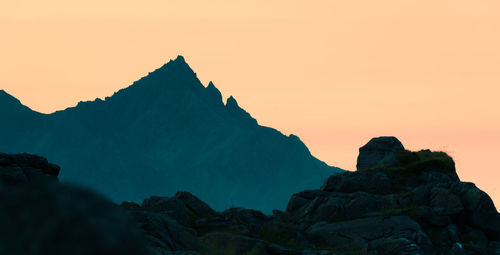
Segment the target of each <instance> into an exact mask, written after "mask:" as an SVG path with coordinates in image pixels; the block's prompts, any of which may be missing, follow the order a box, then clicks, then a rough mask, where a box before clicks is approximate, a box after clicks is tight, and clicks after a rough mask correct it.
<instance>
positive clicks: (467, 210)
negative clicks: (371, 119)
mask: <svg viewBox="0 0 500 255" xmlns="http://www.w3.org/2000/svg"><path fill="white" fill-rule="evenodd" d="M30 157H31V156H28V155H15V156H8V155H3V154H2V155H0V179H2V180H4V187H3V188H2V189H0V195H1V196H2V199H1V200H0V201H1V202H0V204H1V205H0V207H1V208H2V210H1V213H2V214H6V213H9V212H10V214H12V212H13V211H14V210H20V211H23V212H24V216H22V217H23V218H22V219H29V220H28V221H26V222H32V224H34V225H23V226H22V227H21V228H19V227H18V228H17V229H14V228H13V227H12V228H7V229H5V228H2V230H1V231H2V236H1V238H2V239H1V240H0V248H3V247H7V246H6V245H10V246H8V247H12V246H13V245H14V246H15V247H18V246H17V245H15V244H19V242H20V240H27V241H28V240H29V241H28V244H32V243H35V244H36V246H34V247H36V248H40V247H43V248H45V247H49V248H52V250H47V251H51V252H52V253H47V254H85V253H73V252H69V253H60V252H59V250H57V249H56V248H54V247H56V246H55V244H54V243H51V242H54V240H58V241H60V240H61V241H60V242H62V241H64V242H68V243H69V244H74V245H76V243H77V242H76V241H75V240H74V239H72V238H80V237H81V236H82V235H87V234H89V233H93V234H96V236H95V238H92V239H90V240H86V239H78V240H79V241H82V240H84V241H83V243H79V244H78V245H77V246H78V247H81V246H82V245H83V246H84V247H93V248H94V249H95V250H96V251H98V252H93V253H92V254H109V253H106V252H105V251H109V250H110V249H116V252H114V253H112V254H221V255H230V254H238V255H239V254H252V255H255V254H262V255H264V254H270V255H274V254H301V255H306V254H307V255H314V254H318V255H320V254H321V255H323V254H324V255H326V254H436V255H440V254H443V255H458V254H500V215H499V214H498V212H497V210H496V208H495V206H494V204H493V202H492V200H491V199H490V197H489V196H488V195H487V194H486V193H485V192H483V191H481V190H480V189H478V188H477V187H476V186H475V185H474V184H472V183H466V182H461V181H460V179H459V177H458V176H457V173H456V171H455V164H454V162H453V160H452V158H451V157H449V156H448V155H447V154H446V153H444V152H432V151H429V150H421V151H417V152H411V151H407V150H405V149H404V147H403V145H402V144H401V143H400V142H399V141H398V140H397V139H396V138H394V137H379V138H374V139H372V140H371V141H369V142H368V143H367V144H366V145H365V146H363V147H361V148H360V154H359V156H358V164H357V168H358V169H357V171H355V172H343V173H338V174H335V175H332V176H330V177H329V178H328V179H327V180H325V182H324V184H323V185H322V186H321V188H320V189H317V190H306V191H302V192H299V193H296V194H294V195H293V196H292V197H291V199H290V200H289V203H288V206H287V208H286V210H285V211H278V210H274V211H273V213H272V215H266V214H263V213H261V212H259V211H256V210H251V209H244V208H230V209H227V210H225V211H223V212H217V211H215V210H213V209H212V208H210V206H208V205H207V204H206V203H204V202H203V201H201V200H200V199H198V198H197V197H195V196H193V195H192V194H191V193H189V192H178V193H177V194H175V196H173V197H150V198H148V199H145V200H144V201H143V202H142V204H140V205H139V204H136V203H133V202H124V203H122V204H121V205H111V204H110V203H105V202H103V199H101V198H100V197H99V196H97V195H93V194H91V193H90V192H86V193H85V192H84V191H81V190H77V191H75V188H70V187H66V186H64V185H60V186H62V188H57V189H56V188H53V190H55V191H56V192H55V193H51V194H49V193H50V192H47V191H43V192H41V193H40V191H39V189H31V190H30V192H35V193H36V195H34V194H31V195H30V194H28V191H22V192H21V193H22V194H21V193H20V192H19V191H16V192H13V191H12V190H13V189H19V188H20V187H24V186H29V185H28V184H26V183H30V182H33V181H35V180H40V179H41V178H38V177H37V178H32V176H39V175H43V176H45V177H47V178H42V179H44V180H43V181H42V182H44V183H46V182H48V183H52V184H51V185H49V186H50V187H54V186H58V185H56V184H54V183H57V182H54V181H45V179H54V177H55V176H57V173H58V171H59V169H58V168H57V167H56V166H54V165H51V164H48V163H47V162H46V160H43V159H41V158H38V157H34V159H30ZM5 158H7V159H5ZM26 160H27V162H39V163H25V162H26ZM34 169H38V173H37V174H33V173H34V172H36V171H35V170H34ZM32 180H33V181H32ZM13 183H17V184H13ZM20 183H21V184H20ZM23 190H24V188H23ZM49 191H50V189H49ZM75 192H76V193H78V194H80V193H81V192H83V193H85V196H81V195H80V196H78V195H73V193H75ZM39 193H40V194H39ZM22 196H24V197H22ZM25 197H28V198H31V200H30V199H26V198H25ZM6 198H8V199H6ZM35 198H39V199H40V200H34V199H35ZM54 200H55V201H56V202H53V201H54ZM6 201H7V202H6ZM9 201H10V202H9ZM12 201H15V202H12ZM42 201H43V202H42ZM89 201H90V202H89ZM34 204H35V205H36V206H38V207H41V208H42V209H43V208H44V206H46V205H47V206H51V211H53V212H56V213H52V214H51V215H47V214H45V215H39V214H30V213H28V211H27V210H28V209H26V208H31V207H33V206H34ZM77 205H78V206H77ZM89 208H93V209H92V210H90V209H89ZM71 210H76V213H77V214H78V213H81V212H82V211H86V210H89V211H91V212H92V213H91V214H90V215H83V214H82V215H80V216H78V217H80V218H78V220H76V218H74V217H73V216H72V215H73V214H74V213H75V211H71ZM42 211H43V210H42ZM57 212H61V213H57ZM117 215H121V216H119V217H118V216H117ZM10 217H12V216H10ZM0 218H1V219H2V220H3V221H6V222H2V226H4V224H7V226H9V224H10V225H11V226H12V225H13V224H14V222H16V220H17V221H18V223H19V222H21V221H20V220H19V219H21V216H16V217H14V221H12V219H9V220H6V218H9V217H6V216H5V215H2V217H0ZM46 221H49V222H50V224H48V223H47V224H42V223H44V222H46ZM23 222H25V221H23ZM91 222H95V223H98V224H89V223H91ZM26 224H28V223H26ZM82 224H83V225H82ZM86 224H87V225H86ZM100 224H101V225H102V226H101V225H100ZM58 225H61V226H59V227H54V226H58ZM80 225H82V226H85V227H83V228H81V227H80ZM70 226H71V227H70ZM23 227H24V228H26V227H32V228H26V229H23ZM105 227H109V230H105ZM15 230H17V232H15V233H17V234H16V235H12V233H14V232H12V233H10V235H9V232H8V231H15ZM19 230H20V231H19ZM49 230H59V231H63V232H57V231H55V232H54V231H49ZM30 231H33V233H30V234H29V236H28V237H29V238H28V239H26V238H23V239H20V238H21V237H19V236H22V235H23V234H24V233H25V232H27V233H29V232H30ZM86 231H87V232H89V233H86ZM138 231H139V232H141V233H142V234H140V235H137V233H138ZM41 233H51V234H50V235H49V236H48V237H46V236H45V235H42V234H41ZM62 233H64V236H63V237H61V236H59V235H62ZM104 233H105V234H107V235H106V237H103V235H104ZM110 234H111V235H110ZM57 238H63V239H57ZM100 238H103V240H101V241H99V240H100ZM6 240H7V241H6ZM86 241H89V242H91V244H92V245H89V246H86V245H85V242H86ZM116 244H119V245H116ZM114 245H115V246H114ZM21 247H22V246H21ZM63 248H64V249H66V250H65V251H66V252H68V251H69V249H71V245H64V246H63ZM73 248H75V249H77V248H76V246H75V247H73ZM101 248H102V249H103V250H104V252H102V253H99V251H100V249H101ZM142 248H143V249H147V253H143V252H144V251H141V250H140V249H142ZM4 249H5V248H4ZM89 249H90V248H89ZM134 249H135V250H134ZM87 251H88V250H87ZM0 252H1V250H0ZM18 254H19V253H18ZM23 254H36V253H23ZM39 254H42V253H39ZM43 254H45V253H43ZM87 254H88V253H87Z"/></svg>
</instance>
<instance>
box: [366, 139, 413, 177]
mask: <svg viewBox="0 0 500 255" xmlns="http://www.w3.org/2000/svg"><path fill="white" fill-rule="evenodd" d="M404 149H405V148H404V147H403V144H401V142H400V141H399V140H398V139H397V138H396V137H393V136H382V137H377V138H373V139H371V140H370V141H369V142H368V143H367V144H366V145H365V146H363V147H361V148H359V156H358V163H357V164H356V168H357V169H358V170H363V169H369V168H377V167H390V166H394V165H397V164H398V163H399V162H398V159H397V157H396V153H397V152H399V151H402V150H404Z"/></svg>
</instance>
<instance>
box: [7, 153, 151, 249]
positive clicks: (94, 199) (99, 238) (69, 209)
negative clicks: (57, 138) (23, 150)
mask: <svg viewBox="0 0 500 255" xmlns="http://www.w3.org/2000/svg"><path fill="white" fill-rule="evenodd" d="M58 173H59V167H57V166H55V165H53V164H49V163H48V162H47V160H46V159H44V158H41V157H38V156H33V155H28V154H20V155H6V154H0V226H1V227H0V254H23V255H35V254H36V255H38V254H51V255H58V254H61V255H62V254H76V255H80V254H81V255H84V254H85V255H87V254H102V255H104V254H130V255H132V254H148V250H147V247H146V245H145V242H144V241H143V240H144V237H143V235H142V234H141V232H140V230H139V229H138V228H137V224H136V223H135V222H134V221H133V220H132V219H131V218H130V217H129V216H128V215H127V214H126V213H125V212H124V211H123V210H121V209H120V208H118V207H116V206H114V205H113V204H111V203H109V202H108V201H107V200H106V199H104V198H102V197H101V196H99V195H96V194H94V193H93V192H90V191H87V190H84V189H81V188H76V187H71V186H67V185H62V184H60V183H58V182H57V175H58Z"/></svg>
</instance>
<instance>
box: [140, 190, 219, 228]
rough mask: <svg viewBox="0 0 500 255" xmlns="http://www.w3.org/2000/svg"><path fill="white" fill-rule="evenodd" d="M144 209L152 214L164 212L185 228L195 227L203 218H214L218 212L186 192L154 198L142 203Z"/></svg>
mask: <svg viewBox="0 0 500 255" xmlns="http://www.w3.org/2000/svg"><path fill="white" fill-rule="evenodd" d="M142 208H144V209H145V210H148V211H152V212H163V213H166V214H167V215H169V216H170V217H172V218H173V219H175V220H176V221H177V222H179V223H180V224H182V225H184V226H188V227H193V226H194V225H195V223H196V221H197V220H199V219H201V218H207V217H213V216H215V215H216V212H215V211H214V210H213V209H212V208H210V206H208V205H207V204H206V203H205V202H203V201H201V200H200V199H199V198H197V197H195V196H194V195H193V194H191V193H189V192H185V191H179V192H177V193H176V194H175V195H174V196H173V197H157V196H153V197H150V198H147V199H145V200H144V201H143V202H142Z"/></svg>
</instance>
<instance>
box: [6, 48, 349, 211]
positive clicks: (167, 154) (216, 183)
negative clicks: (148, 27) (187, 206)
mask: <svg viewBox="0 0 500 255" xmlns="http://www.w3.org/2000/svg"><path fill="white" fill-rule="evenodd" d="M0 114H1V115H2V118H3V119H4V120H5V121H2V125H0V151H5V152H10V153H19V152H29V153H35V154H40V155H45V156H47V157H48V158H49V159H50V160H51V161H56V162H58V163H59V165H61V167H63V168H64V169H65V171H64V173H62V174H61V176H60V179H61V180H62V181H67V182H74V183H78V184H82V185H85V186H88V187H91V188H94V189H96V190H98V191H99V192H101V193H103V194H105V195H106V196H108V197H110V198H111V199H113V200H115V201H122V200H134V201H140V200H142V199H144V198H145V197H148V196H151V195H172V194H174V193H175V191H177V190H186V191H190V192H192V193H194V194H195V195H197V196H199V197H200V198H201V199H203V200H204V201H207V202H208V204H210V205H211V206H213V207H214V208H216V209H225V208H227V207H230V206H245V207H249V208H255V209H260V210H264V211H267V212H269V211H270V210H271V209H274V208H284V207H285V205H286V202H287V200H288V197H289V194H292V193H294V192H297V191H300V190H303V189H310V188H313V187H316V186H318V185H319V184H320V183H321V182H322V180H323V179H324V178H326V177H327V176H329V175H331V174H332V173H334V172H338V171H340V169H338V168H334V167H329V166H327V165H326V164H324V163H323V162H321V161H319V160H317V159H316V158H314V157H313V156H312V155H311V154H310V152H309V151H308V149H307V147H306V146H305V145H304V144H303V143H302V142H301V141H300V139H299V138H298V137H296V136H293V135H290V136H285V135H283V134H281V133H280V132H278V131H277V130H275V129H272V128H268V127H263V126H259V125H258V124H257V121H256V120H255V119H253V118H252V117H251V116H250V114H248V113H247V112H246V111H245V110H243V109H241V108H240V107H239V106H238V103H237V102H236V100H235V99H234V98H233V97H230V98H229V99H228V100H227V102H226V104H224V103H223V101H222V96H221V93H220V92H219V90H218V89H217V88H216V87H215V86H214V85H213V84H212V83H210V84H209V85H208V86H207V87H204V86H203V85H202V84H201V82H200V81H199V80H198V78H197V77H196V74H195V73H194V72H193V71H192V70H191V68H190V67H189V66H188V64H186V62H185V61H184V58H183V57H181V56H179V57H178V58H177V59H176V60H173V61H170V62H168V63H167V64H165V65H164V66H162V67H161V68H159V69H157V70H156V71H154V72H152V73H150V74H149V75H148V76H146V77H144V78H142V79H140V80H139V81H137V82H135V83H134V84H133V85H131V86H130V87H128V88H126V89H123V90H120V91H118V92H117V93H115V94H114V95H113V96H112V97H108V98H106V99H105V100H104V101H103V100H100V99H97V100H95V101H93V102H82V103H79V104H78V105H77V106H76V107H74V108H68V109H66V110H64V111H59V112H55V113H53V114H49V115H44V114H40V113H37V112H34V111H31V110H30V109H29V108H27V107H25V106H23V105H22V104H21V103H20V102H19V101H18V100H17V99H15V98H13V97H12V96H10V95H8V94H7V93H5V92H4V91H1V92H0Z"/></svg>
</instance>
